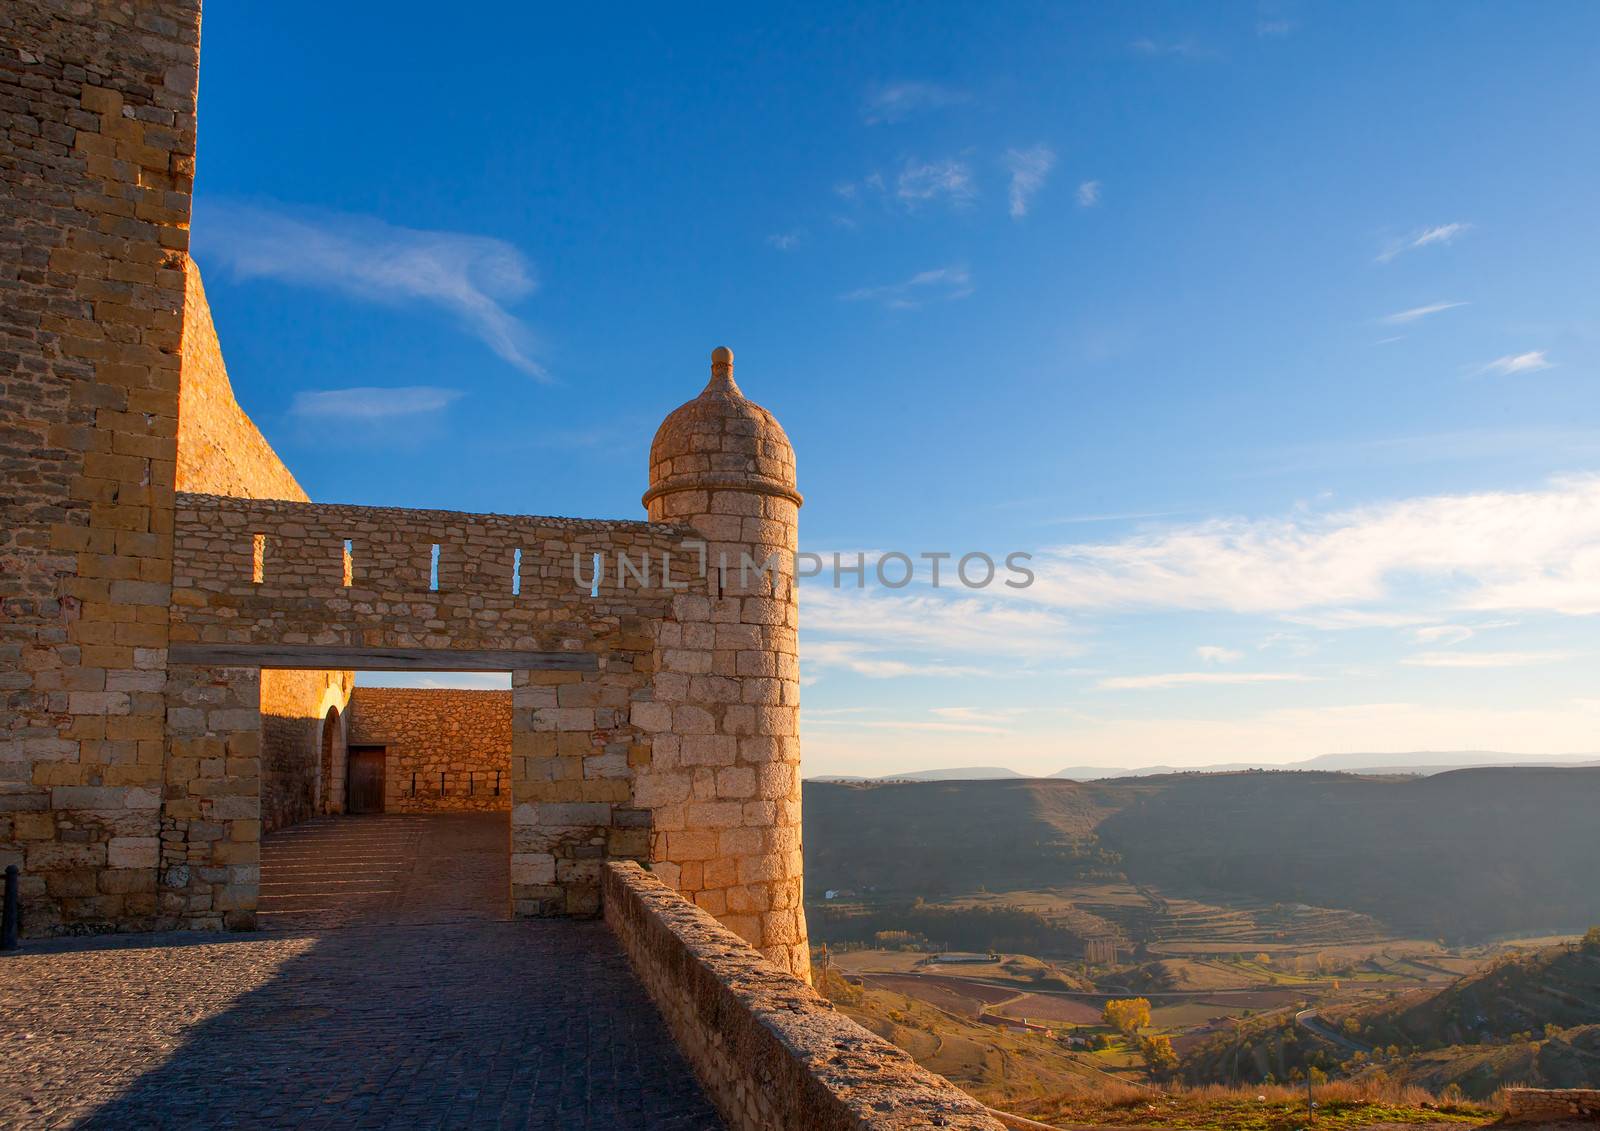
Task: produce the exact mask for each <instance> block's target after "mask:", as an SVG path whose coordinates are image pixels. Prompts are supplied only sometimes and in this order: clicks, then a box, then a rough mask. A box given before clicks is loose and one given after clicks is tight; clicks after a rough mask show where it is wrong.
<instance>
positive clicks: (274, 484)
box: [177, 257, 310, 501]
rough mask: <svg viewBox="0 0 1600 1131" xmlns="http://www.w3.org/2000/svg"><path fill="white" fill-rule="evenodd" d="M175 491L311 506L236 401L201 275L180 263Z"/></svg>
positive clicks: (189, 263)
mask: <svg viewBox="0 0 1600 1131" xmlns="http://www.w3.org/2000/svg"><path fill="white" fill-rule="evenodd" d="M184 267H185V269H184V307H183V384H182V387H181V388H180V390H179V399H178V409H179V411H178V478H177V483H178V490H180V491H194V492H201V493H205V494H210V495H238V496H241V497H243V498H248V499H298V500H301V501H304V500H306V499H308V498H310V496H309V495H307V494H306V493H305V490H304V489H303V488H302V487H301V486H300V483H299V481H298V480H297V479H295V477H294V474H293V473H292V472H291V471H290V470H289V468H288V467H287V466H285V464H284V462H283V460H281V459H279V458H278V453H277V452H275V451H273V450H272V445H270V444H268V443H267V440H266V437H264V436H263V435H261V430H260V429H259V428H257V427H256V425H255V422H254V421H253V420H251V419H250V418H249V417H248V416H246V415H245V412H244V409H242V408H240V407H239V402H238V401H237V400H235V399H234V395H233V383H232V382H231V381H229V380H228V369H227V366H226V365H225V364H223V360H222V346H221V344H220V343H219V342H218V341H217V330H216V327H215V326H214V325H213V324H212V322H211V306H210V304H209V303H207V302H206V292H205V287H204V286H203V285H202V284H201V281H200V271H199V268H198V267H196V266H195V264H194V261H193V260H190V259H188V258H187V257H186V258H185V263H184Z"/></svg>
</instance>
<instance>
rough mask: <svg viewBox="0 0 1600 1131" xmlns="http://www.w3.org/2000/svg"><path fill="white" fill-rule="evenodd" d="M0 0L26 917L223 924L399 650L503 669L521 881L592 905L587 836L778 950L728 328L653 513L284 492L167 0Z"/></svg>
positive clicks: (785, 603)
mask: <svg viewBox="0 0 1600 1131" xmlns="http://www.w3.org/2000/svg"><path fill="white" fill-rule="evenodd" d="M14 7H15V6H14ZM0 27H3V28H4V30H5V32H6V41H7V48H8V50H7V52H6V53H4V56H3V57H0V127H3V128H0V177H3V178H4V180H3V184H0V188H3V189H4V191H3V192H0V290H3V292H4V294H3V298H4V301H3V302H0V375H3V378H0V379H3V381H4V384H3V387H0V409H3V411H4V425H3V428H0V469H3V470H4V472H5V488H4V490H3V492H0V501H3V503H4V506H5V516H4V517H5V522H4V523H3V525H0V565H3V566H4V568H3V569H0V613H3V614H4V615H3V618H0V692H3V693H4V695H5V696H6V708H7V711H6V715H5V718H4V728H5V729H4V731H3V732H0V864H4V863H17V864H19V865H21V867H22V870H23V894H24V901H25V908H26V911H25V918H26V930H27V931H28V933H30V934H51V933H64V932H73V931H89V930H129V929H142V928H147V927H154V926H168V925H176V926H187V927H218V926H236V927H242V926H248V925H249V924H250V923H251V922H252V921H253V911H254V906H255V900H256V897H257V894H258V891H259V884H260V874H259V841H260V836H261V834H262V831H263V828H271V827H276V826H277V825H281V824H285V823H290V822H293V821H296V820H299V819H302V818H303V817H305V816H307V815H309V814H310V813H312V812H317V811H335V812H336V811H338V810H339V809H340V808H341V807H342V805H343V801H344V798H343V767H344V730H345V727H346V722H345V716H346V715H347V714H348V712H347V710H346V707H347V706H348V696H349V691H350V682H351V681H350V678H349V669H350V668H351V667H353V666H354V665H355V664H356V662H357V660H361V661H362V662H363V663H365V664H366V666H379V667H381V666H384V663H385V662H386V661H387V660H388V659H391V658H394V659H395V662H396V663H397V664H399V665H400V666H402V667H404V666H407V665H409V666H411V667H413V668H414V667H415V666H416V663H415V661H416V660H417V657H418V656H419V655H420V654H423V653H427V654H429V655H430V656H431V657H432V658H433V659H435V660H437V659H439V657H440V656H443V657H444V659H443V661H441V662H440V663H439V664H438V665H437V666H441V667H452V666H457V665H458V664H460V665H465V666H466V667H468V668H470V669H472V670H506V671H510V673H511V684H512V691H511V703H512V710H511V719H512V721H511V753H510V757H509V772H510V779H511V780H510V793H511V803H512V819H511V824H512V837H511V841H512V843H511V877H512V891H511V897H512V903H513V907H514V908H515V910H516V911H517V913H518V914H523V915H540V914H579V915H582V914H595V913H597V912H598V910H599V902H600V877H601V866H602V863H603V862H604V861H605V860H608V859H613V860H615V859H636V860H641V861H647V862H650V863H652V864H653V865H654V866H655V867H657V868H658V869H659V871H660V874H661V875H663V876H666V877H669V878H670V879H671V880H672V882H674V883H675V884H678V885H680V886H681V887H682V888H683V889H684V890H685V891H687V892H689V893H690V894H691V895H692V896H693V897H694V898H695V899H696V900H697V901H698V902H699V903H700V904H701V905H702V906H703V907H705V908H706V909H708V910H710V911H711V912H712V913H714V914H716V915H718V916H719V917H721V918H722V919H723V921H724V922H725V923H726V924H728V925H729V926H730V927H731V928H732V929H733V930H735V931H736V932H738V933H739V934H740V935H741V936H743V937H744V938H746V939H747V940H749V941H750V942H752V943H754V944H755V945H757V946H758V947H760V948H761V949H762V951H763V953H765V954H766V955H767V956H768V957H769V958H771V959H772V960H774V961H776V962H778V963H779V964H780V965H782V966H783V967H785V968H786V969H789V970H792V971H794V972H796V973H799V974H801V975H804V973H805V970H806V947H805V924H804V915H803V911H802V909H801V907H800V904H799V898H800V896H799V893H800V881H799V877H800V861H801V843H800V824H799V822H800V810H799V804H800V802H799V776H798V757H799V744H798V734H797V723H796V719H797V710H798V702H799V700H798V688H799V684H798V673H797V661H796V645H795V623H796V616H795V599H794V588H793V580H792V577H791V576H790V574H791V572H792V562H791V561H790V560H789V559H788V557H787V551H790V550H792V549H793V547H794V545H795V520H796V513H797V507H798V505H799V501H800V499H799V495H798V493H796V492H795V491H794V489H793V482H792V480H793V458H792V452H791V451H790V450H789V448H788V443H787V440H786V439H784V438H783V436H782V431H781V429H779V428H777V425H776V422H775V421H773V420H772V419H771V417H770V415H768V414H765V413H764V412H763V411H762V410H760V409H759V408H756V407H755V406H753V405H751V404H750V403H749V402H747V401H745V400H743V398H742V397H741V396H739V395H738V393H737V389H736V388H734V387H733V386H732V384H731V366H732V359H731V354H727V353H726V351H719V352H718V355H717V356H718V357H721V358H722V359H723V360H722V361H721V362H719V364H720V365H721V366H722V369H721V372H722V373H723V377H725V378H726V380H725V381H723V383H722V384H720V385H719V384H716V382H717V381H718V380H722V379H721V378H716V377H715V376H714V382H713V384H714V385H715V386H716V387H715V388H714V389H713V388H712V387H710V386H708V391H707V394H702V397H701V398H697V400H696V401H694V402H691V404H690V405H686V406H684V408H683V409H680V410H679V411H678V412H677V413H674V414H673V416H672V417H671V418H669V421H668V424H667V425H664V426H663V429H662V432H661V433H660V434H659V435H658V437H657V444H656V446H655V448H653V449H652V458H651V466H650V474H651V482H650V494H649V496H648V498H649V501H648V503H647V506H648V508H649V513H650V515H651V516H652V517H653V518H659V519H662V520H663V521H656V522H600V521H585V520H575V519H552V518H539V517H531V516H523V517H506V516H493V515H470V514H457V513H454V512H441V511H412V510H401V509H396V508H362V507H332V506H321V505H317V504H312V503H309V502H305V501H304V492H303V491H302V490H301V489H300V486H299V484H298V483H297V482H296V481H295V479H294V477H293V475H291V474H290V473H289V471H288V470H287V468H285V467H284V466H283V464H282V463H281V461H279V460H278V459H277V457H276V455H275V454H274V453H273V452H272V451H271V448H270V447H269V446H268V445H267V444H266V442H265V440H264V439H263V438H262V437H261V435H260V433H259V431H258V430H257V429H256V428H255V427H254V425H253V424H251V423H250V421H249V419H248V417H246V416H245V415H244V413H243V412H242V411H241V410H240V409H239V407H238V405H237V404H236V403H235V401H234V398H233V393H232V389H231V387H230V386H229V383H228V379H227V373H226V369H225V367H224V366H223V364H222V357H221V351H220V349H219V348H218V345H217V342H216V335H215V330H214V327H213V325H212V322H211V318H210V312H209V310H208V308H207V306H206V302H205V294H204V290H203V287H202V286H201V284H200V279H199V275H198V272H197V271H196V270H195V269H194V266H193V264H192V263H191V262H190V261H189V259H188V257H187V248H188V223H189V201H190V195H189V194H190V189H191V186H192V178H193V174H194V154H195V95H196V83H197V72H198V60H199V54H198V52H199V4H198V2H197V0H146V2H141V3H138V4H134V3H129V2H127V0H70V2H69V0H40V2H38V3H34V4H29V5H26V6H23V7H22V8H21V9H20V10H17V11H13V10H12V9H7V10H6V13H5V15H4V16H0ZM13 48H14V51H13V50H12V49H13ZM713 393H714V396H712V400H711V401H710V402H707V401H706V397H707V396H708V395H710V394H713ZM708 405H710V407H709V408H707V406H708ZM686 413H687V415H685V414H686ZM713 418H715V419H713ZM702 425H705V426H704V427H702ZM675 449H676V450H675ZM180 492H182V493H180ZM347 550H348V553H347ZM725 550H726V551H741V550H743V551H753V552H754V555H755V558H756V559H757V560H758V561H764V560H765V555H766V554H767V552H768V551H774V552H778V554H779V557H778V559H777V567H776V570H775V572H774V574H773V575H771V576H768V575H765V574H763V575H761V576H760V577H759V579H758V580H756V581H753V582H751V583H749V584H747V583H746V582H745V581H744V580H743V579H742V578H738V579H735V578H733V577H732V576H731V575H729V574H727V573H725V572H722V571H720V570H718V569H717V568H716V565H717V564H718V562H719V559H720V556H721V554H722V552H723V551H725ZM708 551H709V558H710V561H711V563H712V568H711V569H710V570H709V571H704V570H696V569H695V568H693V566H692V563H704V562H705V561H706V560H707V552H708ZM618 554H626V555H627V557H628V559H629V564H630V565H631V566H632V567H633V569H634V570H635V571H636V572H635V573H634V576H633V577H632V578H631V579H630V578H628V577H627V576H625V575H622V574H621V573H620V572H619V569H620V567H621V565H622V563H621V562H620V561H619V559H618ZM519 555H520V565H519V564H518V563H519ZM574 555H576V556H577V557H578V558H579V559H580V562H581V563H582V564H583V565H584V566H585V567H586V568H585V572H586V573H590V572H592V570H593V568H594V567H593V565H592V564H590V563H592V562H593V561H595V559H596V557H597V556H598V558H599V559H600V560H601V561H602V562H603V563H604V573H603V574H602V575H601V577H600V578H599V579H598V581H597V583H595V584H594V585H593V587H592V590H591V589H586V588H583V587H580V586H577V585H575V584H574V581H573V577H572V574H573V557H574ZM646 556H648V557H649V559H650V562H651V564H650V566H648V567H644V572H643V576H641V575H640V574H639V572H637V571H639V570H640V568H641V567H642V566H644V559H645V558H646ZM669 557H670V558H671V559H672V561H673V563H674V566H673V572H672V574H670V575H669V574H667V573H666V572H665V571H664V570H663V568H662V567H663V565H664V564H665V562H666V561H667V559H668V558H669ZM733 557H734V560H733V566H734V568H735V570H737V567H738V555H737V553H734V555H733ZM435 559H436V560H437V571H435V569H434V561H435ZM435 573H436V577H435ZM208 649H209V650H208ZM229 649H232V651H231V652H230V651H229ZM252 649H253V650H254V651H252ZM375 653H378V654H379V655H378V656H377V661H376V662H373V657H374V654H375ZM307 657H312V658H314V660H315V662H311V661H309V660H308V659H307Z"/></svg>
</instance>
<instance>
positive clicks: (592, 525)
mask: <svg viewBox="0 0 1600 1131" xmlns="http://www.w3.org/2000/svg"><path fill="white" fill-rule="evenodd" d="M175 498H176V505H177V506H178V508H179V509H182V508H183V507H192V508H195V509H197V510H199V509H205V508H214V509H218V510H232V511H241V510H243V511H252V512H255V513H266V512H274V511H275V512H279V513H282V514H285V515H292V514H296V513H309V514H318V513H321V514H326V515H332V514H335V513H344V512H359V513H360V514H362V515H363V516H365V517H370V518H373V519H381V518H385V517H387V518H403V519H406V520H408V521H411V522H417V521H426V522H441V523H452V522H454V523H460V522H469V523H483V524H486V525H493V524H496V523H502V522H515V523H517V524H518V525H527V524H533V525H537V526H548V527H552V528H554V529H563V530H635V531H637V530H650V531H655V532H657V533H662V534H692V533H694V531H693V530H692V529H691V528H690V527H687V526H684V525H683V524H681V523H670V522H645V521H641V520H639V519H629V518H564V517H561V516H559V515H541V514H499V513H496V512H493V511H486V512H478V511H445V510H426V509H421V508H417V507H377V506H369V505H367V504H365V503H330V502H305V501H302V500H299V499H242V498H238V497H236V496H233V495H211V494H205V493H203V492H198V491H179V492H177V494H176V496H175Z"/></svg>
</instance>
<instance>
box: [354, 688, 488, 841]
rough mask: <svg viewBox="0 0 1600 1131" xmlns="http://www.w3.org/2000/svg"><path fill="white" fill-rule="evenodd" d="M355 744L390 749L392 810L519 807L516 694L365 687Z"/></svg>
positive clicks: (357, 699)
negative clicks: (514, 786) (515, 791)
mask: <svg viewBox="0 0 1600 1131" xmlns="http://www.w3.org/2000/svg"><path fill="white" fill-rule="evenodd" d="M349 741H350V743H351V744H352V745H357V746H382V747H385V750H386V759H385V766H384V809H385V811H387V812H390V813H442V812H443V813H449V812H473V811H476V812H485V811H487V812H494V811H509V810H510V808H511V692H510V691H471V690H465V689H458V688H444V687H439V688H433V687H429V688H413V687H358V688H356V690H355V694H354V695H353V696H352V697H351V700H350V737H349ZM441 775H442V777H441Z"/></svg>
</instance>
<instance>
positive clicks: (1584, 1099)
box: [1504, 1088, 1600, 1124]
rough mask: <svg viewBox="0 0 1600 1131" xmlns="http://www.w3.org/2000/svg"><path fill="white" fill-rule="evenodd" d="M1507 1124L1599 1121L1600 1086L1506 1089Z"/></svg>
mask: <svg viewBox="0 0 1600 1131" xmlns="http://www.w3.org/2000/svg"><path fill="white" fill-rule="evenodd" d="M1504 1094H1505V1105H1506V1122H1508V1123H1563V1124H1564V1123H1574V1122H1579V1121H1582V1122H1585V1123H1593V1122H1596V1121H1600V1088H1507V1089H1506V1090H1505V1093H1504Z"/></svg>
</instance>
